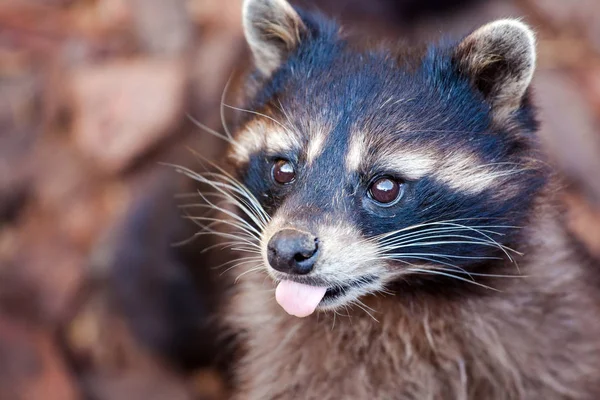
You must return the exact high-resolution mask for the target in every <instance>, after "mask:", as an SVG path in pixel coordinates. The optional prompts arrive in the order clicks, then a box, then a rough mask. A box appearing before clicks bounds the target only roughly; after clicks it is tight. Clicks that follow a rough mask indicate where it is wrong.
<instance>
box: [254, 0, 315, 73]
mask: <svg viewBox="0 0 600 400" xmlns="http://www.w3.org/2000/svg"><path fill="white" fill-rule="evenodd" d="M243 24H244V34H245V36H246V41H247V42H248V45H249V46H250V49H251V50H252V53H253V55H254V62H255V64H256V67H257V68H258V69H259V70H260V71H261V72H262V73H263V74H264V75H266V76H269V75H271V73H273V71H274V70H275V69H277V68H278V67H279V66H280V65H281V63H282V62H283V60H284V59H285V57H286V56H287V55H288V54H289V53H290V52H291V51H292V50H294V49H295V48H296V47H297V46H298V44H299V43H300V38H301V36H302V33H303V32H305V31H306V26H305V25H304V23H303V22H302V19H301V18H300V16H299V15H298V13H297V12H296V11H295V10H294V9H293V8H292V6H291V5H290V4H289V3H288V2H287V1H286V0H244V8H243Z"/></svg>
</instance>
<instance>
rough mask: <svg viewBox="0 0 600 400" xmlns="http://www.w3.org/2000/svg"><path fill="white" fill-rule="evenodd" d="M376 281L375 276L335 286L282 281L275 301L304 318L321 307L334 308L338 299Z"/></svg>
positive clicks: (291, 313)
mask: <svg viewBox="0 0 600 400" xmlns="http://www.w3.org/2000/svg"><path fill="white" fill-rule="evenodd" d="M376 280H377V278H376V277H375V276H365V277H362V278H360V279H356V280H353V281H350V282H349V283H346V284H344V285H335V286H329V285H315V284H314V282H306V283H305V282H298V281H297V280H282V281H280V282H279V283H278V285H277V288H276V289H275V299H276V300H277V303H279V305H280V306H281V307H282V308H283V309H284V310H285V311H286V312H287V313H288V314H290V315H294V316H296V317H300V318H302V317H307V316H309V315H310V314H312V313H314V312H315V310H316V309H317V308H319V307H320V308H322V309H326V308H330V307H332V306H333V305H334V303H336V302H337V301H336V300H337V299H339V298H341V297H345V296H346V295H347V294H348V293H349V292H352V291H356V289H360V288H361V287H364V286H367V285H369V284H372V283H374V282H375V281H376Z"/></svg>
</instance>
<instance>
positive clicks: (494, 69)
mask: <svg viewBox="0 0 600 400" xmlns="http://www.w3.org/2000/svg"><path fill="white" fill-rule="evenodd" d="M453 56H454V63H455V65H456V66H457V67H458V70H459V72H460V73H461V74H465V75H466V76H468V77H469V78H470V80H471V83H472V84H473V86H474V87H476V88H477V89H478V90H479V91H480V92H481V93H482V94H483V96H484V97H485V99H486V100H487V101H488V102H489V103H490V105H491V106H492V110H493V113H494V115H495V116H496V117H504V116H507V115H508V114H509V113H511V112H512V111H514V110H516V109H518V108H519V107H520V106H521V102H522V100H523V97H524V95H525V92H526V90H527V88H528V87H529V85H530V83H531V78H532V77H533V71H534V70H535V58H536V53H535V36H534V34H533V32H532V30H531V29H530V28H529V27H528V26H527V25H525V24H524V23H522V22H520V21H517V20H512V19H505V20H499V21H495V22H492V23H489V24H487V25H484V26H483V27H481V28H479V29H477V30H476V31H475V32H473V33H471V34H470V35H469V36H467V37H466V38H465V39H464V40H463V41H462V42H461V43H460V44H459V45H458V46H457V47H456V49H455V50H454V55H453Z"/></svg>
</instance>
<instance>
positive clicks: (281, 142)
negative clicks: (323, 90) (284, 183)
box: [229, 116, 331, 164]
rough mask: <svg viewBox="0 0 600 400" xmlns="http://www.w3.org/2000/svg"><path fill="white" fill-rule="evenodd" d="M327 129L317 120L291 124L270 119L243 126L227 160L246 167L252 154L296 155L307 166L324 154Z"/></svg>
mask: <svg viewBox="0 0 600 400" xmlns="http://www.w3.org/2000/svg"><path fill="white" fill-rule="evenodd" d="M330 132H331V125H330V124H329V123H327V122H325V121H321V120H318V119H314V118H312V119H307V121H306V122H304V123H301V124H292V123H290V122H289V121H285V118H284V119H281V121H279V120H278V119H276V118H274V117H270V116H269V117H267V116H265V117H263V118H262V119H256V120H253V121H250V122H249V123H247V124H246V125H245V126H244V127H243V128H242V129H241V130H240V131H239V133H238V134H237V135H236V137H235V138H234V141H233V143H232V146H231V148H230V151H229V157H230V158H231V159H232V160H233V161H235V162H236V163H238V164H244V163H247V162H248V161H249V160H250V157H251V156H252V155H253V154H257V153H266V154H270V155H283V154H297V156H298V157H300V156H302V158H303V160H304V161H305V162H306V163H307V164H311V163H312V162H313V161H314V160H315V159H317V158H318V157H319V156H320V155H321V153H322V152H323V150H324V147H325V145H326V139H327V136H328V135H329V133H330Z"/></svg>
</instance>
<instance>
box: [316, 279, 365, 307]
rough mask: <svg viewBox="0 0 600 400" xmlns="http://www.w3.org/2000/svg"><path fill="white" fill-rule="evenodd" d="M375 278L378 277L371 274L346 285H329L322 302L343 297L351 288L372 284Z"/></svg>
mask: <svg viewBox="0 0 600 400" xmlns="http://www.w3.org/2000/svg"><path fill="white" fill-rule="evenodd" d="M375 280H376V277H375V276H372V275H370V276H365V277H363V278H361V279H357V280H354V281H352V282H350V283H348V284H346V285H341V286H339V285H338V286H334V287H329V288H327V290H326V291H325V296H323V299H322V300H321V303H320V304H325V303H327V302H329V301H331V300H335V299H336V298H338V297H342V296H344V295H345V294H346V293H347V292H348V291H350V290H351V289H356V288H360V287H362V286H365V285H368V284H371V283H373V282H375Z"/></svg>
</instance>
